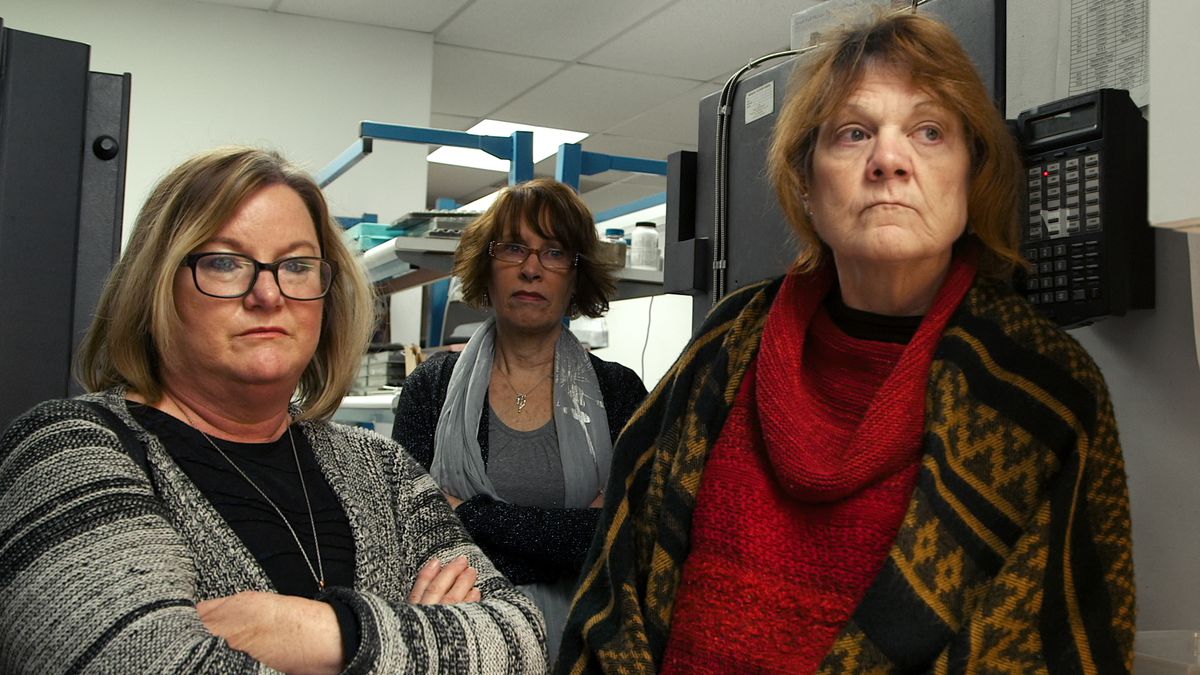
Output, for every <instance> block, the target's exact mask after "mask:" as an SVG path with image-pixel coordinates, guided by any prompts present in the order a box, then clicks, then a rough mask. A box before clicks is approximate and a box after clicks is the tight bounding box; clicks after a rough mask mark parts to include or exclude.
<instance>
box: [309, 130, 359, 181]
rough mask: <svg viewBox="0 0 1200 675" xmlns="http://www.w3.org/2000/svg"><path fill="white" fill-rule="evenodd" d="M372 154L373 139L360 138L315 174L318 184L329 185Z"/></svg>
mask: <svg viewBox="0 0 1200 675" xmlns="http://www.w3.org/2000/svg"><path fill="white" fill-rule="evenodd" d="M369 154H371V139H370V138H360V139H358V140H356V141H354V143H352V144H351V145H350V147H348V148H346V149H345V150H344V151H343V152H342V154H340V155H338V156H337V157H336V158H335V159H334V160H333V161H332V162H330V163H329V164H326V165H325V168H323V169H321V170H320V171H318V172H317V175H316V176H313V178H314V179H316V181H317V185H319V186H321V187H325V186H326V185H329V184H330V183H332V182H333V181H334V179H336V178H337V177H338V176H340V175H342V174H344V173H346V172H347V171H349V170H350V168H351V167H353V166H354V165H355V164H358V163H359V161H360V160H362V158H363V157H366V156H367V155H369Z"/></svg>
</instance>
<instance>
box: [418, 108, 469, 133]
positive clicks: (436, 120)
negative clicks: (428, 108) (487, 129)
mask: <svg viewBox="0 0 1200 675" xmlns="http://www.w3.org/2000/svg"><path fill="white" fill-rule="evenodd" d="M478 121H479V118H478V117H463V116H461V115H447V114H445V113H436V112H435V113H433V114H431V115H430V116H429V126H431V127H433V128H434V129H449V130H451V131H466V130H467V129H470V128H471V127H473V126H475V124H476V123H477V122H478Z"/></svg>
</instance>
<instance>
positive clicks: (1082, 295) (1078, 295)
mask: <svg viewBox="0 0 1200 675" xmlns="http://www.w3.org/2000/svg"><path fill="white" fill-rule="evenodd" d="M1071 299H1072V300H1076V301H1078V300H1087V291H1085V290H1083V289H1082V288H1076V289H1074V290H1072V291H1071Z"/></svg>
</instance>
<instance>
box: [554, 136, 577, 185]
mask: <svg viewBox="0 0 1200 675" xmlns="http://www.w3.org/2000/svg"><path fill="white" fill-rule="evenodd" d="M582 167H583V146H582V145H580V144H578V143H563V144H562V145H560V146H558V157H557V158H556V159H555V161H554V180H556V181H558V182H560V183H566V184H567V185H570V186H571V187H573V188H575V191H576V192H579V170H580V169H581V168H582Z"/></svg>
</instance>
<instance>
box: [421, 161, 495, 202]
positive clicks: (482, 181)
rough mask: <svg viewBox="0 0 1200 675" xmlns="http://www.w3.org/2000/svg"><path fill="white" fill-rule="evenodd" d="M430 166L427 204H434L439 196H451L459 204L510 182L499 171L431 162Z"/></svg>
mask: <svg viewBox="0 0 1200 675" xmlns="http://www.w3.org/2000/svg"><path fill="white" fill-rule="evenodd" d="M428 166H429V174H428V183H427V188H426V193H427V194H428V195H429V198H428V201H429V204H428V205H427V206H433V202H434V201H435V200H436V199H437V198H438V197H449V198H450V199H453V200H455V201H457V202H458V203H459V204H466V203H467V202H471V201H474V200H476V199H478V198H479V197H482V196H483V195H485V194H487V193H489V192H493V191H495V190H496V189H498V188H500V187H503V186H504V185H506V184H508V175H507V174H503V173H500V172H498V171H483V170H482V169H471V168H468V167H465V166H451V165H449V164H433V163H430V164H428Z"/></svg>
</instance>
